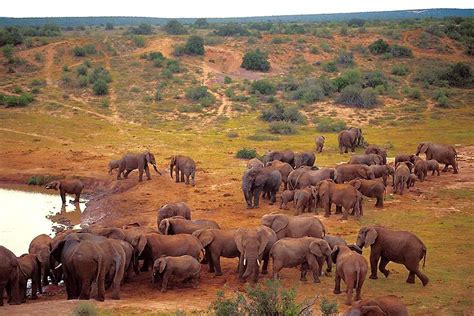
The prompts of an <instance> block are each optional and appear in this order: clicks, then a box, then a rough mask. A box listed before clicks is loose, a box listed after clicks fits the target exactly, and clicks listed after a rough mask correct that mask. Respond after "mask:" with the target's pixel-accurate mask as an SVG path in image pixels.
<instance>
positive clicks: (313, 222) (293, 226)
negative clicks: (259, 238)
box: [262, 214, 326, 239]
mask: <svg viewBox="0 0 474 316" xmlns="http://www.w3.org/2000/svg"><path fill="white" fill-rule="evenodd" d="M262 225H264V226H267V227H269V228H271V229H273V231H274V232H275V234H276V236H277V238H278V239H282V238H285V237H291V238H300V237H305V236H307V237H315V238H323V236H325V235H326V228H325V227H324V225H323V223H322V222H321V221H320V220H319V219H318V218H317V217H316V216H312V215H299V216H289V215H285V214H266V215H263V216H262Z"/></svg>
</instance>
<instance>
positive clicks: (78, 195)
mask: <svg viewBox="0 0 474 316" xmlns="http://www.w3.org/2000/svg"><path fill="white" fill-rule="evenodd" d="M80 197H81V193H76V198H75V199H74V203H79V198H80Z"/></svg>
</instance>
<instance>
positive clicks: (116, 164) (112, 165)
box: [108, 159, 122, 174]
mask: <svg viewBox="0 0 474 316" xmlns="http://www.w3.org/2000/svg"><path fill="white" fill-rule="evenodd" d="M121 163H122V160H121V159H117V160H111V161H109V164H108V168H109V174H112V170H114V169H119V168H120V164H121Z"/></svg>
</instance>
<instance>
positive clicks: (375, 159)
mask: <svg viewBox="0 0 474 316" xmlns="http://www.w3.org/2000/svg"><path fill="white" fill-rule="evenodd" d="M348 163H349V164H351V165H354V164H361V165H367V166H372V165H383V164H384V163H383V158H382V156H380V155H377V154H365V155H353V156H352V157H351V159H349V162H348Z"/></svg>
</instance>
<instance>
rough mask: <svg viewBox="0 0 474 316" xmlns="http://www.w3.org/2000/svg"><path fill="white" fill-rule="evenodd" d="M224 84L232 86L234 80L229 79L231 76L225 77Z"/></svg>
mask: <svg viewBox="0 0 474 316" xmlns="http://www.w3.org/2000/svg"><path fill="white" fill-rule="evenodd" d="M224 83H225V84H230V83H232V78H231V77H229V76H225V77H224Z"/></svg>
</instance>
